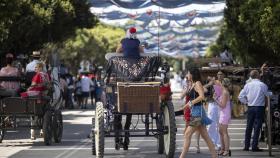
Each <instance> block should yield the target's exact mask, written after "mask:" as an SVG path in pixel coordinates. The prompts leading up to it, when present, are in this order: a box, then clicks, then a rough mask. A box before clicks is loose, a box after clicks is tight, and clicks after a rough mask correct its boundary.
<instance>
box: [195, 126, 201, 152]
mask: <svg viewBox="0 0 280 158" xmlns="http://www.w3.org/2000/svg"><path fill="white" fill-rule="evenodd" d="M195 136H196V153H200V145H199V141H200V133H199V131H196V132H195Z"/></svg>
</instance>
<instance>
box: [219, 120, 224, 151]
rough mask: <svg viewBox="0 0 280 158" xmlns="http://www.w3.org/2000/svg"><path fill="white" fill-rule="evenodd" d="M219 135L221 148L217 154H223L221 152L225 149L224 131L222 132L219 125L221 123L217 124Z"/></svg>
mask: <svg viewBox="0 0 280 158" xmlns="http://www.w3.org/2000/svg"><path fill="white" fill-rule="evenodd" d="M219 135H220V140H221V150H220V151H219V154H220V155H221V154H223V152H224V151H225V140H224V138H225V137H224V133H223V129H222V127H221V124H219Z"/></svg>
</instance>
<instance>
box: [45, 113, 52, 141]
mask: <svg viewBox="0 0 280 158" xmlns="http://www.w3.org/2000/svg"><path fill="white" fill-rule="evenodd" d="M43 133H44V134H43V135H44V143H45V144H46V145H51V143H52V112H51V111H49V110H47V111H46V112H45V115H44V122H43Z"/></svg>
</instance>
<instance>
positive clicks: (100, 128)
mask: <svg viewBox="0 0 280 158" xmlns="http://www.w3.org/2000/svg"><path fill="white" fill-rule="evenodd" d="M94 137H95V151H96V157H97V158H103V156H104V108H103V104H102V102H97V103H96V110H95V134H94Z"/></svg>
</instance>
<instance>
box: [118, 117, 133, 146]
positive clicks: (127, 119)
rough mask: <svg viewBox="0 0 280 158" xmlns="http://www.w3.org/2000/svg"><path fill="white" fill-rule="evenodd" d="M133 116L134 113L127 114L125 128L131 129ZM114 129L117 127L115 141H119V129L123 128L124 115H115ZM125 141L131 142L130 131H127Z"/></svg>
mask: <svg viewBox="0 0 280 158" xmlns="http://www.w3.org/2000/svg"><path fill="white" fill-rule="evenodd" d="M131 118H132V114H127V115H126V121H125V125H124V129H125V130H129V128H130V125H131ZM114 129H115V135H116V137H115V141H116V142H119V134H120V132H119V130H122V115H115V117H114ZM124 143H127V144H128V143H129V132H128V131H127V132H125V139H124Z"/></svg>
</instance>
